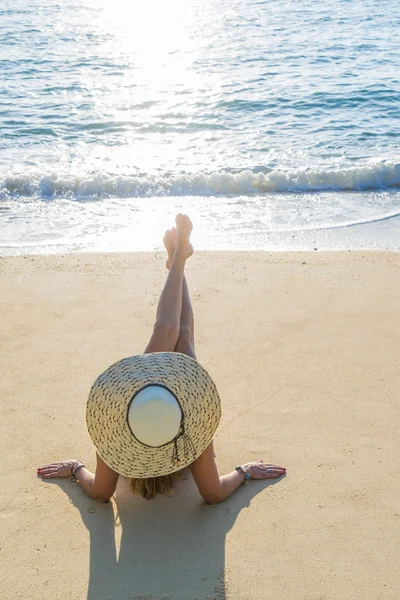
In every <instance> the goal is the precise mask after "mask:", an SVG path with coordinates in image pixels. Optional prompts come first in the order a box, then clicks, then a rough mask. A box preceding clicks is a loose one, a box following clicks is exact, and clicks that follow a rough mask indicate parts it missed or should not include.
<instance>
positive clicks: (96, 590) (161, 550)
mask: <svg viewBox="0 0 400 600" xmlns="http://www.w3.org/2000/svg"><path fill="white" fill-rule="evenodd" d="M277 481H278V480H271V481H268V482H267V481H252V482H251V484H250V485H243V486H242V487H241V488H240V489H239V490H238V491H237V492H236V493H235V494H233V496H231V497H230V498H228V500H226V501H225V502H223V503H221V504H218V505H214V506H207V505H205V504H204V503H202V501H201V498H200V497H199V494H198V491H197V488H196V487H195V484H194V482H193V480H192V478H191V475H190V474H185V475H184V477H183V479H182V480H180V481H178V482H177V485H176V494H175V496H174V497H171V498H166V497H158V498H156V499H154V500H151V501H146V500H143V499H141V498H138V497H136V496H134V495H133V494H132V493H131V492H130V490H129V489H128V487H127V482H126V481H125V480H124V479H122V481H121V483H119V485H118V488H117V493H116V496H115V498H114V500H113V502H111V503H109V504H99V503H96V502H93V501H91V500H90V499H89V498H88V497H87V496H86V495H85V493H84V492H83V490H82V489H81V488H80V486H79V485H76V486H75V485H71V483H70V482H66V481H64V482H60V487H62V489H63V490H64V492H65V493H66V494H67V495H68V496H69V498H70V501H71V502H72V503H73V504H74V506H76V508H77V509H78V510H79V512H80V514H81V517H82V520H83V522H84V524H85V526H86V528H87V529H88V531H89V535H90V577H89V584H88V591H87V600H225V598H226V594H225V538H226V535H227V533H228V532H229V530H230V529H231V528H232V527H233V525H234V523H235V521H236V519H237V517H238V515H239V513H240V511H241V510H242V509H243V508H245V507H248V506H250V503H251V500H252V499H253V498H254V496H256V495H257V494H258V493H259V492H261V491H262V490H263V489H265V487H266V486H268V485H272V484H273V483H276V482H277ZM119 528H120V531H118V529H119Z"/></svg>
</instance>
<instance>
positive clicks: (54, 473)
mask: <svg viewBox="0 0 400 600" xmlns="http://www.w3.org/2000/svg"><path fill="white" fill-rule="evenodd" d="M53 477H60V475H59V474H58V473H57V471H55V472H52V473H45V474H43V475H42V479H52V478H53Z"/></svg>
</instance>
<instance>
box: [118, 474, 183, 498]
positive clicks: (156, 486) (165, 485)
mask: <svg viewBox="0 0 400 600" xmlns="http://www.w3.org/2000/svg"><path fill="white" fill-rule="evenodd" d="M177 477H180V471H178V472H177V473H171V474H170V475H161V476H160V477H146V478H145V479H135V478H133V477H131V478H130V479H129V487H130V489H131V490H132V492H133V493H134V494H137V495H138V496H142V498H144V499H145V500H152V499H153V498H155V497H156V496H158V494H163V495H164V496H172V495H173V491H172V489H173V487H174V481H175V479H176V478H177Z"/></svg>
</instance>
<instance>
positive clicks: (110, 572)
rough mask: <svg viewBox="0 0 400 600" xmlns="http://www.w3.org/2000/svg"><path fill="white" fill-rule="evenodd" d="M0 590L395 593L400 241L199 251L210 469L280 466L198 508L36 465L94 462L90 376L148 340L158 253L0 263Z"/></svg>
mask: <svg viewBox="0 0 400 600" xmlns="http://www.w3.org/2000/svg"><path fill="white" fill-rule="evenodd" d="M0 260H1V263H0V265H1V268H0V278H1V289H2V311H1V338H2V343H1V366H2V400H1V420H2V435H1V458H2V461H1V469H0V471H1V472H0V478H1V479H0V481H1V512H0V516H1V521H0V523H1V528H0V531H1V533H0V538H1V577H0V597H1V598H2V600H17V599H18V600H19V599H21V600H22V599H24V600H25V599H26V600H28V599H29V600H39V599H40V600H55V599H58V598H59V599H62V600H85V599H86V598H87V599H88V600H213V599H216V600H265V599H267V598H268V599H269V598H270V599H274V600H350V599H352V600H378V599H379V600H398V598H399V589H400V575H399V568H398V567H399V563H400V508H399V494H400V473H399V467H398V462H399V431H400V427H399V426H400V418H399V384H400V375H399V373H400V370H399V369H400V359H399V347H400V330H399V323H400V254H398V253H390V252H329V253H321V252H310V253H299V252H296V253H267V252H265V253H261V252H260V253H251V252H241V253H234V252H232V253H226V252H225V253H223V252H221V253H215V252H209V253H204V252H203V253H197V254H195V255H194V256H193V258H191V259H190V261H189V262H188V266H187V278H188V284H189V288H190V292H191V295H192V300H193V307H194V312H195V321H196V344H197V346H196V350H197V356H198V360H199V361H200V362H201V363H202V364H203V366H204V367H206V369H207V370H208V371H209V373H210V374H211V376H212V377H213V379H214V381H215V382H216V384H217V386H218V389H219V392H220V395H221V398H222V406H223V416H222V421H221V424H220V427H219V429H218V432H217V435H216V439H215V447H216V454H217V463H218V467H219V470H220V473H221V474H222V473H225V472H229V471H231V470H232V469H233V467H234V466H235V465H237V464H238V463H241V462H246V461H250V460H255V459H258V458H260V457H262V458H263V459H264V460H266V461H268V462H273V463H276V464H280V465H283V466H285V467H286V468H287V476H286V477H284V478H281V479H279V480H275V481H274V482H273V483H269V484H268V483H266V482H255V481H250V482H249V483H248V484H246V485H243V486H242V487H241V488H240V489H239V490H238V491H237V492H236V493H235V494H234V495H233V496H232V497H231V498H229V499H228V500H227V501H225V502H223V503H221V504H219V505H216V506H205V505H204V504H203V503H202V501H201V498H200V496H199V494H198V492H197V489H196V488H195V486H194V484H193V482H192V481H191V479H190V475H187V476H185V477H184V478H183V479H182V480H181V481H180V482H179V484H178V486H177V490H176V494H175V496H174V497H172V498H165V497H162V498H157V499H156V500H154V501H151V502H146V501H144V500H141V499H139V498H137V497H135V496H133V495H131V494H130V492H129V491H128V490H127V489H126V482H124V481H121V484H119V486H118V489H117V494H116V496H115V498H113V500H112V502H111V503H110V504H99V503H96V502H94V501H92V500H91V499H90V498H88V497H87V496H86V495H85V494H84V492H83V491H82V489H81V488H80V486H79V484H77V483H72V482H71V481H70V480H69V479H66V480H53V481H52V482H49V481H47V482H45V481H42V480H40V479H39V478H37V477H36V468H37V467H38V466H41V465H42V464H45V463H47V462H51V461H53V460H62V459H67V458H79V459H81V460H82V461H83V462H84V463H85V464H86V465H87V466H88V468H93V467H94V458H95V453H94V448H93V447H92V445H91V442H90V440H89V437H88V434H87V432H86V428H85V421H84V409H85V403H86V398H87V394H88V392H89V389H90V387H91V385H92V383H93V381H94V379H95V378H96V377H97V375H98V374H99V373H100V372H101V371H102V370H104V369H105V368H106V367H108V366H109V365H110V364H112V363H113V362H115V361H117V360H119V359H120V358H122V357H124V356H128V355H131V354H136V353H141V352H142V351H143V349H144V347H145V345H146V343H147V341H148V338H149V335H150V332H151V329H152V325H153V320H154V316H155V310H156V306H157V300H158V295H159V293H160V290H161V287H162V285H163V281H164V277H165V268H164V260H165V258H164V255H163V254H161V253H154V252H153V253H132V254H91V255H90V254H71V255H65V256H63V255H59V256H40V257H39V256H38V257H35V256H25V257H24V256H21V257H10V258H2V259H0Z"/></svg>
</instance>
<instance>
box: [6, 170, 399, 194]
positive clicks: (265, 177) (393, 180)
mask: <svg viewBox="0 0 400 600" xmlns="http://www.w3.org/2000/svg"><path fill="white" fill-rule="evenodd" d="M398 187H400V163H394V162H393V163H389V162H379V163H377V162H375V163H371V164H367V165H364V166H357V167H346V168H332V169H327V170H322V169H312V168H307V169H299V170H291V171H289V170H285V171H284V170H279V169H276V170H270V171H269V172H268V169H263V168H262V167H257V168H254V169H243V170H229V169H226V170H220V171H215V172H209V173H207V172H204V171H200V172H197V173H159V174H149V173H133V174H129V173H127V174H113V173H107V172H105V171H98V172H82V171H81V172H79V173H77V172H66V171H60V172H57V171H56V170H53V171H50V170H49V171H38V170H31V171H26V170H25V171H23V172H21V171H20V172H13V173H7V174H6V175H4V176H3V177H2V179H0V199H3V200H4V199H10V198H12V197H21V196H23V197H28V198H29V197H36V198H43V199H49V198H53V197H54V198H69V199H76V200H84V199H96V198H109V197H115V198H129V197H139V198H143V197H144V198H145V197H155V196H156V197H157V196H158V197H162V196H218V195H221V196H230V195H238V194H268V193H275V192H317V191H359V190H382V189H392V188H398Z"/></svg>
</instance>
